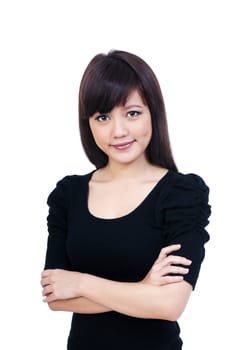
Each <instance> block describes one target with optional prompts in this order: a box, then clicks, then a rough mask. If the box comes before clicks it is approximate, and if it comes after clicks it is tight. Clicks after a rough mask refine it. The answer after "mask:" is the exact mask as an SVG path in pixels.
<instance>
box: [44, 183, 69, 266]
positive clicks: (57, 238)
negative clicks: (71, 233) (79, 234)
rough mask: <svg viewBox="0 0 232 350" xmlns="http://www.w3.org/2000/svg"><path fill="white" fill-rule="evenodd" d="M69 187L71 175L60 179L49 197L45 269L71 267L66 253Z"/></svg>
mask: <svg viewBox="0 0 232 350" xmlns="http://www.w3.org/2000/svg"><path fill="white" fill-rule="evenodd" d="M68 187H69V177H68V176H67V177H65V178H63V179H62V180H60V181H59V182H58V183H57V184H56V187H55V189H54V190H53V191H52V192H51V193H50V195H49V196H48V199H47V204H48V206H49V212H48V216H47V227H48V239H47V251H46V258H45V269H53V268H60V269H67V270H68V269H70V264H69V261H68V257H67V253H66V237H67V229H68V227H67V226H68V220H67V216H68Z"/></svg>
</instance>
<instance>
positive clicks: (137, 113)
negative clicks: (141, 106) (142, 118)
mask: <svg viewBox="0 0 232 350" xmlns="http://www.w3.org/2000/svg"><path fill="white" fill-rule="evenodd" d="M139 114H141V112H138V111H130V112H128V113H127V115H128V117H131V118H135V117H138V115H139Z"/></svg>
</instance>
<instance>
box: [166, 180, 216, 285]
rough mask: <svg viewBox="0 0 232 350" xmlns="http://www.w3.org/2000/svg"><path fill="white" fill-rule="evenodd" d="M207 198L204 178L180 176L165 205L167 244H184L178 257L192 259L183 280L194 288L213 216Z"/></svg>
mask: <svg viewBox="0 0 232 350" xmlns="http://www.w3.org/2000/svg"><path fill="white" fill-rule="evenodd" d="M208 196H209V188H208V187H207V185H206V184H205V183H204V181H203V179H202V178H201V177H199V176H198V175H195V174H187V175H184V174H180V173H177V174H176V178H175V180H174V181H173V183H172V184H171V186H170V189H169V190H168V191H167V192H166V196H165V198H164V203H163V233H164V239H165V245H170V244H181V249H180V250H179V251H178V252H175V255H181V256H184V257H186V258H188V259H190V260H192V264H191V266H190V268H189V273H188V274H187V275H185V276H184V279H185V280H186V281H187V282H189V283H190V284H191V285H192V287H193V289H194V288H195V285H196V282H197V279H198V275H199V272H200V267H201V263H202V261H203V259H204V256H205V248H204V245H205V243H206V242H207V241H208V240H209V234H208V232H207V231H206V229H205V227H206V226H207V225H208V223H209V220H208V219H209V216H210V214H211V207H210V205H209V204H208Z"/></svg>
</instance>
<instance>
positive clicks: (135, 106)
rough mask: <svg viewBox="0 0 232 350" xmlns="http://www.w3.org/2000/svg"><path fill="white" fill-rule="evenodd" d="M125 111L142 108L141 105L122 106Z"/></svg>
mask: <svg viewBox="0 0 232 350" xmlns="http://www.w3.org/2000/svg"><path fill="white" fill-rule="evenodd" d="M124 107H125V108H126V109H130V108H142V107H143V106H142V105H137V104H130V105H125V106H124Z"/></svg>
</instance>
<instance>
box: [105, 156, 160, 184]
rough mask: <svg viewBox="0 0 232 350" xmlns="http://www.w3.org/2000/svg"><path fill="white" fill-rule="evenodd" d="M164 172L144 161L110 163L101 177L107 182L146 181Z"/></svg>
mask: <svg viewBox="0 0 232 350" xmlns="http://www.w3.org/2000/svg"><path fill="white" fill-rule="evenodd" d="M164 170H165V169H162V168H160V167H158V166H155V165H153V164H150V163H149V162H148V161H147V160H146V159H143V160H140V161H137V162H133V163H131V164H122V163H115V162H109V163H108V164H107V165H106V167H105V168H102V169H100V171H99V175H100V176H101V178H102V179H103V178H104V179H105V180H106V181H114V180H117V181H118V180H119V181H120V180H136V179H139V180H146V179H147V178H149V177H151V176H154V174H156V173H157V175H158V177H159V174H160V171H162V172H163V171H164Z"/></svg>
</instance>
